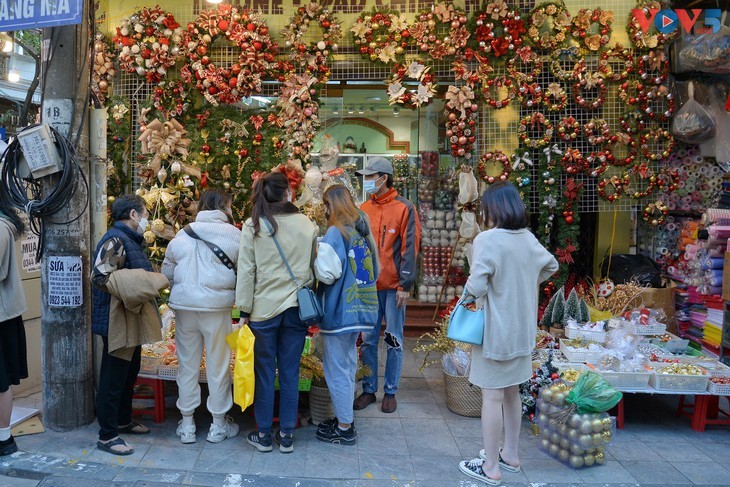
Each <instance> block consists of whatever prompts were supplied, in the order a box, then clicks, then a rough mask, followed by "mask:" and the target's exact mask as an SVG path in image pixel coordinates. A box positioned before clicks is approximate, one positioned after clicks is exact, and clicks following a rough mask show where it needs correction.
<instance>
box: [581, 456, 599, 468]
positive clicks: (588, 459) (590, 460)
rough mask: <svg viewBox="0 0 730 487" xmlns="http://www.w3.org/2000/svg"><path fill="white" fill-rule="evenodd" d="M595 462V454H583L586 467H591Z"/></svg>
mask: <svg viewBox="0 0 730 487" xmlns="http://www.w3.org/2000/svg"><path fill="white" fill-rule="evenodd" d="M594 463H596V457H595V456H594V455H593V454H591V453H589V454H588V455H584V456H583V464H584V465H585V466H586V467H590V466H592V465H593V464H594Z"/></svg>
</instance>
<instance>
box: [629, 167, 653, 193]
mask: <svg viewBox="0 0 730 487" xmlns="http://www.w3.org/2000/svg"><path fill="white" fill-rule="evenodd" d="M623 181H624V189H623V193H624V194H625V195H627V196H629V197H630V198H634V199H640V198H645V197H647V196H649V195H650V194H651V193H652V192H653V191H654V189H655V188H656V181H657V178H656V175H655V174H654V171H652V170H651V169H650V168H649V166H647V165H646V164H645V163H641V164H636V165H634V166H632V167H630V168H629V169H627V170H626V172H625V173H624V175H623ZM642 182H643V185H642Z"/></svg>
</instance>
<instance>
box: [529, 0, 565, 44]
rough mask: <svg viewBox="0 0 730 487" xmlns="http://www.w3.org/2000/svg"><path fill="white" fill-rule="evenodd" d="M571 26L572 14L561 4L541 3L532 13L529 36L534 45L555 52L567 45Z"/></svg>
mask: <svg viewBox="0 0 730 487" xmlns="http://www.w3.org/2000/svg"><path fill="white" fill-rule="evenodd" d="M569 25H570V14H569V13H568V11H567V10H566V9H565V6H564V5H562V4H561V3H555V2H546V3H541V4H540V5H538V6H537V7H535V8H533V9H532V10H531V11H530V18H529V20H528V21H527V36H528V37H529V38H530V40H531V41H532V44H533V45H534V46H535V47H536V48H538V49H543V50H546V51H553V50H555V49H557V48H558V47H560V46H562V45H563V44H564V43H565V39H566V36H565V34H566V32H567V31H568V26H569Z"/></svg>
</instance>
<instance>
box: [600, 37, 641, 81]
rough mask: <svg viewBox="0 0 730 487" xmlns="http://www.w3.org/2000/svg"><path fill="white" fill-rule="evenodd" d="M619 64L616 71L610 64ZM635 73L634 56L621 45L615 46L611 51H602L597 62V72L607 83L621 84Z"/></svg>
mask: <svg viewBox="0 0 730 487" xmlns="http://www.w3.org/2000/svg"><path fill="white" fill-rule="evenodd" d="M616 62H618V63H621V65H620V66H618V69H614V66H613V65H612V63H616ZM635 71H636V66H635V65H634V56H633V55H632V54H631V50H630V49H626V48H625V47H623V46H622V45H621V44H616V45H615V46H613V47H612V48H611V49H608V50H607V51H603V52H602V53H601V58H600V59H599V61H598V72H599V73H601V75H602V76H603V77H604V78H606V79H607V80H609V81H617V82H622V81H626V80H627V79H629V75H630V74H632V73H634V72H635Z"/></svg>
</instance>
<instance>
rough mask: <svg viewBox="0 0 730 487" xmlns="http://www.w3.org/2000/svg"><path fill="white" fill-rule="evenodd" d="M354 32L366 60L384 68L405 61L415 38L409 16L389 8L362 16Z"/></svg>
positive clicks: (362, 14)
mask: <svg viewBox="0 0 730 487" xmlns="http://www.w3.org/2000/svg"><path fill="white" fill-rule="evenodd" d="M350 32H352V35H353V37H354V39H355V47H356V48H357V49H358V51H360V55H361V56H362V57H364V58H365V59H369V60H370V61H373V62H381V63H383V64H390V63H392V62H395V61H398V60H401V61H402V58H403V55H404V54H405V49H406V47H407V46H408V40H409V39H410V37H411V32H410V31H409V30H408V20H407V19H406V16H405V15H404V14H402V13H400V12H398V11H396V10H392V9H389V8H387V7H373V10H372V11H370V12H363V13H361V14H360V17H358V19H357V21H356V22H355V25H353V26H352V28H350Z"/></svg>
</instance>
